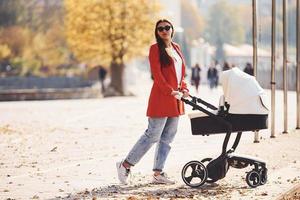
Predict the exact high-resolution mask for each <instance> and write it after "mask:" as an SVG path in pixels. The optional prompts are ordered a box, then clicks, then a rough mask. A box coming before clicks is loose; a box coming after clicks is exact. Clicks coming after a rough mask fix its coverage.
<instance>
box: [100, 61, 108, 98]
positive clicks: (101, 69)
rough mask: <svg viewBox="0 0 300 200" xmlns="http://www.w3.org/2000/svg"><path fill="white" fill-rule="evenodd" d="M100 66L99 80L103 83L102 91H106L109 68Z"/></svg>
mask: <svg viewBox="0 0 300 200" xmlns="http://www.w3.org/2000/svg"><path fill="white" fill-rule="evenodd" d="M98 67H99V70H98V75H99V81H100V84H101V92H102V93H104V92H105V85H104V80H105V78H106V74H107V70H106V69H105V68H104V67H103V66H101V65H99V66H98Z"/></svg>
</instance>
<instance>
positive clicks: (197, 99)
mask: <svg viewBox="0 0 300 200" xmlns="http://www.w3.org/2000/svg"><path fill="white" fill-rule="evenodd" d="M189 97H191V98H192V102H194V103H196V102H197V103H201V104H203V105H205V106H206V107H208V108H210V109H212V110H218V108H217V107H215V106H214V105H212V104H210V103H208V102H206V101H204V100H202V99H200V98H198V97H195V96H192V95H189Z"/></svg>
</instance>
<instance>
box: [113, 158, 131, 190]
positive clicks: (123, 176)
mask: <svg viewBox="0 0 300 200" xmlns="http://www.w3.org/2000/svg"><path fill="white" fill-rule="evenodd" d="M122 163H123V162H122V161H121V162H117V163H116V167H117V172H118V178H119V181H120V182H121V183H122V184H127V178H128V175H129V173H130V169H127V168H126V167H124V166H123V165H122Z"/></svg>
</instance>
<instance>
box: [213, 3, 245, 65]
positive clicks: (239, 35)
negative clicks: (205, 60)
mask: <svg viewBox="0 0 300 200" xmlns="http://www.w3.org/2000/svg"><path fill="white" fill-rule="evenodd" d="M240 14H241V13H240V11H239V7H238V6H235V5H233V4H230V3H228V1H226V0H219V1H217V2H216V3H215V4H214V5H212V6H211V8H210V15H209V19H208V23H207V26H208V27H207V28H208V33H209V36H208V38H207V39H208V41H209V42H210V43H212V44H214V45H215V46H216V48H217V49H216V58H217V59H218V60H224V59H225V55H224V51H223V44H224V43H233V44H240V43H242V42H244V41H245V29H244V27H243V22H242V20H241V17H240V16H241V15H240Z"/></svg>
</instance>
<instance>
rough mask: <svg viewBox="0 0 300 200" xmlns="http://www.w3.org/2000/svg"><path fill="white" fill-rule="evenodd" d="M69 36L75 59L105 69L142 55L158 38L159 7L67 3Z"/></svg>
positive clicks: (120, 0) (144, 0)
mask: <svg viewBox="0 0 300 200" xmlns="http://www.w3.org/2000/svg"><path fill="white" fill-rule="evenodd" d="M64 2H65V9H66V17H65V26H66V27H65V33H66V37H67V42H68V45H69V46H70V48H71V50H72V51H73V52H74V54H75V56H76V57H77V58H78V59H80V60H82V61H85V62H87V61H88V62H93V63H95V62H98V63H100V64H103V65H108V64H110V63H114V62H115V63H124V62H126V61H128V60H129V59H131V58H132V57H134V56H138V55H141V54H142V52H143V49H144V48H145V47H146V46H147V45H149V43H150V42H151V41H152V39H153V37H154V25H155V24H154V23H155V22H154V20H155V19H156V17H155V16H156V13H157V11H158V5H157V4H156V3H152V1H149V0H138V1H137V0H86V1H82V0H65V1H64Z"/></svg>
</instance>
